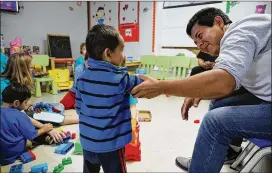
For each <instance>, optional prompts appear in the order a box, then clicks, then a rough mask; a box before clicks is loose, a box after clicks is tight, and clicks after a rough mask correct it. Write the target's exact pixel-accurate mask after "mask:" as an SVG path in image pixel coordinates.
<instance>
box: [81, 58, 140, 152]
mask: <svg viewBox="0 0 272 173" xmlns="http://www.w3.org/2000/svg"><path fill="white" fill-rule="evenodd" d="M88 65H89V68H88V69H86V71H85V73H84V74H82V75H81V76H80V77H79V78H78V81H77V91H76V111H77V113H78V115H79V129H80V140H81V144H82V147H83V149H84V150H87V151H92V152H96V153H104V152H110V151H114V150H117V149H120V148H122V147H124V146H125V145H126V144H128V143H130V142H131V140H132V135H131V131H132V129H131V113H130V104H129V100H130V91H131V90H132V88H134V87H135V86H136V85H138V84H140V83H141V82H142V80H141V79H140V78H138V77H137V76H134V75H129V74H128V72H127V67H122V68H119V67H117V66H115V65H112V64H110V63H108V62H105V61H97V60H94V59H92V58H89V59H88Z"/></svg>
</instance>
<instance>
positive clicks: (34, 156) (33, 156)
mask: <svg viewBox="0 0 272 173" xmlns="http://www.w3.org/2000/svg"><path fill="white" fill-rule="evenodd" d="M28 153H29V154H30V155H31V156H32V158H33V160H36V155H35V154H34V153H33V152H32V151H31V150H28Z"/></svg>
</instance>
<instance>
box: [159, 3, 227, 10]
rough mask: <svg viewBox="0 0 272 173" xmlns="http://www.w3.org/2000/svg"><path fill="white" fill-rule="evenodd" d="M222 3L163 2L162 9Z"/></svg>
mask: <svg viewBox="0 0 272 173" xmlns="http://www.w3.org/2000/svg"><path fill="white" fill-rule="evenodd" d="M221 2H222V1H180V2H177V1H164V2H163V9H167V8H179V7H188V6H196V5H206V4H215V3H221Z"/></svg>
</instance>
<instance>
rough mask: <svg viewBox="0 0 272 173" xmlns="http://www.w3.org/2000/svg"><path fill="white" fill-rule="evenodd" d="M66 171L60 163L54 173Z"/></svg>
mask: <svg viewBox="0 0 272 173" xmlns="http://www.w3.org/2000/svg"><path fill="white" fill-rule="evenodd" d="M63 169H64V166H63V165H62V164H61V163H60V164H59V165H58V166H56V167H55V168H54V170H53V173H60V172H61V171H62V170H63Z"/></svg>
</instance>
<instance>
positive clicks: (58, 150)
mask: <svg viewBox="0 0 272 173" xmlns="http://www.w3.org/2000/svg"><path fill="white" fill-rule="evenodd" d="M65 145H66V144H60V145H59V146H58V147H57V148H56V149H55V153H58V154H61V151H62V150H63V148H64V147H65Z"/></svg>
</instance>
